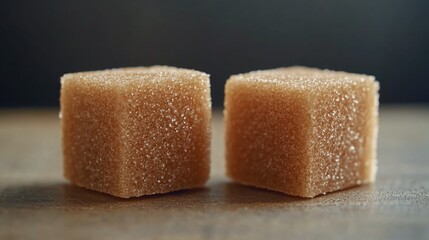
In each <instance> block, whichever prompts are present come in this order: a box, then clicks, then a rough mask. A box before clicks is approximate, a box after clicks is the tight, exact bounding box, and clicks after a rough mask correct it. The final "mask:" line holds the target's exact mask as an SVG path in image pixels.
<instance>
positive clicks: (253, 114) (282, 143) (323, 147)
mask: <svg viewBox="0 0 429 240" xmlns="http://www.w3.org/2000/svg"><path fill="white" fill-rule="evenodd" d="M378 89H379V84H378V82H376V81H375V79H374V77H373V76H367V75H360V74H351V73H345V72H336V71H329V70H319V69H314V68H305V67H290V68H279V69H273V70H266V71H255V72H250V73H246V74H239V75H234V76H231V78H230V79H229V80H228V81H227V84H226V89H225V118H226V119H225V123H226V158H227V174H228V175H229V177H231V178H232V179H233V180H235V181H237V182H239V183H243V184H246V185H252V186H256V187H261V188H266V189H271V190H276V191H280V192H284V193H287V194H290V195H296V196H301V197H314V196H316V195H319V194H324V193H327V192H332V191H336V190H339V189H344V188H348V187H352V186H355V185H360V184H365V183H369V182H373V181H374V180H375V174H376V147H377V133H378Z"/></svg>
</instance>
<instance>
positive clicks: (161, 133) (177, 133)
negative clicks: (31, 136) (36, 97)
mask: <svg viewBox="0 0 429 240" xmlns="http://www.w3.org/2000/svg"><path fill="white" fill-rule="evenodd" d="M61 83H62V86H61V99H60V102H61V114H60V117H61V118H62V119H61V126H62V145H63V156H64V175H65V177H66V178H68V179H69V180H70V181H71V182H72V183H73V184H76V185H78V186H81V187H85V188H88V189H92V190H96V191H100V192H104V193H108V194H111V195H114V196H118V197H123V198H128V197H138V196H142V195H149V194H156V193H165V192H170V191H175V190H179V189H188V188H195V187H201V186H203V185H204V184H205V182H206V181H207V179H208V176H209V170H210V162H209V161H210V160H209V154H210V134H211V133H210V131H211V130H210V121H211V98H210V82H209V75H207V74H205V73H202V72H198V71H194V70H186V69H178V68H173V67H161V66H154V67H139V68H123V69H112V70H104V71H95V72H81V73H72V74H65V75H64V76H63V77H62V78H61Z"/></svg>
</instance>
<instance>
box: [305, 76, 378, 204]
mask: <svg viewBox="0 0 429 240" xmlns="http://www.w3.org/2000/svg"><path fill="white" fill-rule="evenodd" d="M311 102H312V107H311V117H312V121H313V123H312V125H313V128H312V131H313V132H312V137H311V141H310V145H309V146H310V151H309V152H310V156H311V157H310V162H311V179H310V185H309V189H310V190H311V195H312V196H315V195H318V194H321V193H326V192H332V191H335V190H339V189H344V188H347V187H351V186H355V185H359V184H362V183H367V182H371V181H374V177H375V171H376V169H375V167H376V155H375V151H376V138H377V128H378V84H377V83H376V82H374V81H362V82H358V83H354V84H352V83H350V84H339V85H337V86H333V87H330V88H327V89H325V90H318V91H314V92H313V93H312V95H311Z"/></svg>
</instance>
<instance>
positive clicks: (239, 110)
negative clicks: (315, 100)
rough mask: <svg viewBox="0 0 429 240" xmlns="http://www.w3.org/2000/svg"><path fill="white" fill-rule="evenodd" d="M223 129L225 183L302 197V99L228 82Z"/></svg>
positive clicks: (305, 159)
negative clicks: (233, 181) (229, 180)
mask: <svg viewBox="0 0 429 240" xmlns="http://www.w3.org/2000/svg"><path fill="white" fill-rule="evenodd" d="M225 124H226V126H225V127H226V160H227V174H228V176H229V177H231V178H232V179H233V180H235V181H237V182H240V183H243V184H247V185H252V186H256V187H261V188H266V189H271V190H277V191H281V192H284V193H287V194H291V195H298V196H306V194H307V193H306V189H305V187H306V186H307V177H308V167H309V166H308V156H307V142H308V136H309V131H308V129H309V128H310V126H309V124H310V118H309V114H308V103H307V98H306V96H305V93H303V92H301V91H298V90H293V89H289V90H288V89H282V88H278V87H273V86H272V85H270V84H268V85H265V84H264V83H248V82H247V83H246V82H243V81H231V80H229V81H228V82H227V84H226V89H225Z"/></svg>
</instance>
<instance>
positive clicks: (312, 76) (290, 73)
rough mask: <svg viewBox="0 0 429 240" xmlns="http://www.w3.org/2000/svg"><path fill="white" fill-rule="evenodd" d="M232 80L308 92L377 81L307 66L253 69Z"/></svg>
mask: <svg viewBox="0 0 429 240" xmlns="http://www.w3.org/2000/svg"><path fill="white" fill-rule="evenodd" d="M229 81H231V82H243V83H265V84H267V85H269V86H271V88H280V89H286V90H288V89H296V90H303V91H306V92H309V91H310V92H319V91H320V90H324V89H326V88H332V87H333V86H339V85H345V84H350V85H353V84H361V83H363V82H364V83H372V82H375V78H374V77H373V76H368V75H364V74H354V73H346V72H339V71H331V70H321V69H317V68H307V67H299V66H296V67H285V68H276V69H270V70H261V71H253V72H249V73H244V74H238V75H233V76H231V78H230V79H229Z"/></svg>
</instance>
